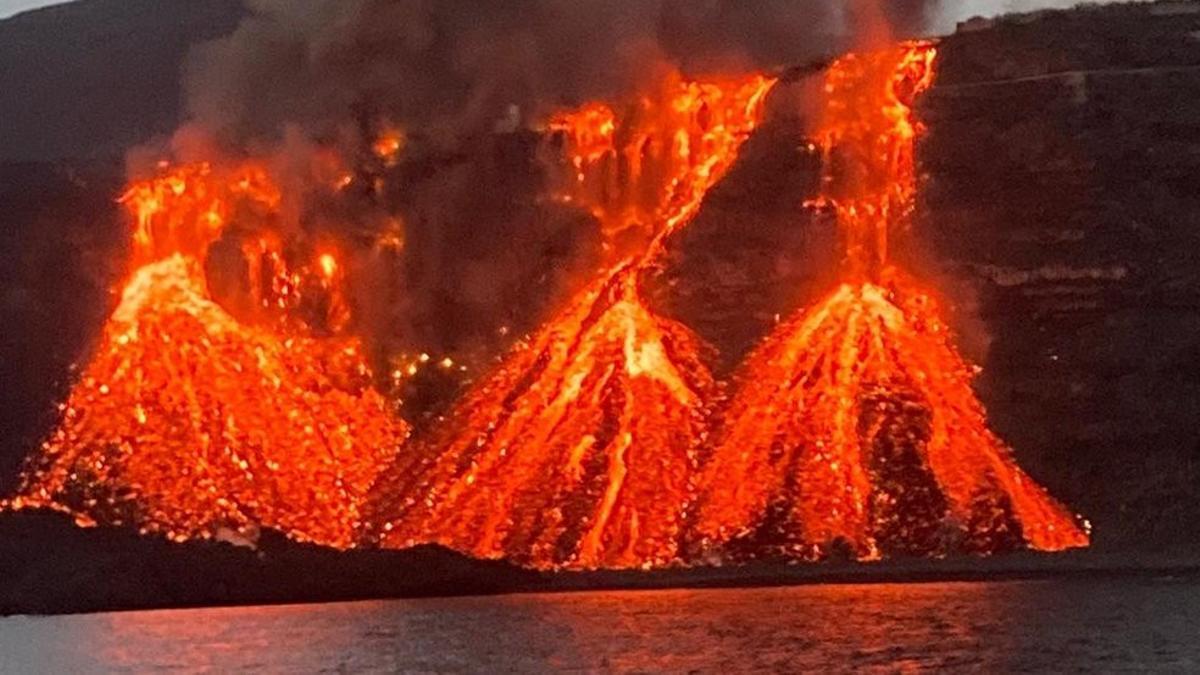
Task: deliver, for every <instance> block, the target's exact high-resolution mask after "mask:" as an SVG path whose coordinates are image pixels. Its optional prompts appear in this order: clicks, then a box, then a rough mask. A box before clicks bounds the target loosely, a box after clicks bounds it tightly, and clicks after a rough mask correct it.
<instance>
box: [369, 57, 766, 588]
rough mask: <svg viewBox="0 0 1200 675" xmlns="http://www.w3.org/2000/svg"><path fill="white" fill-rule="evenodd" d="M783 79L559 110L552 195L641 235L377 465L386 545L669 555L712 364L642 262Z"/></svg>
mask: <svg viewBox="0 0 1200 675" xmlns="http://www.w3.org/2000/svg"><path fill="white" fill-rule="evenodd" d="M772 84H773V82H772V81H771V80H768V79H766V78H762V77H753V78H748V79H745V80H741V81H730V82H723V83H707V84H701V83H684V82H678V81H675V82H673V83H671V84H670V85H669V86H668V87H666V88H665V92H664V95H663V96H662V97H660V98H658V99H651V98H646V99H644V100H642V101H640V102H639V103H638V104H636V105H635V106H632V107H631V108H630V109H629V110H628V112H627V113H622V114H617V113H616V112H614V111H613V110H612V109H611V108H609V107H607V106H603V105H598V104H591V105H588V106H585V107H584V108H582V109H581V110H579V111H576V112H574V113H568V114H565V115H561V116H559V117H557V118H555V120H553V121H552V123H551V125H550V127H551V129H552V130H556V131H557V132H559V134H560V135H561V137H562V139H563V140H564V142H565V144H566V153H567V156H568V157H569V161H568V167H569V168H568V169H567V171H566V172H565V175H564V179H563V181H562V183H563V184H564V187H563V188H562V189H561V191H560V192H559V194H558V196H559V197H560V198H561V199H562V200H564V201H570V202H573V203H577V204H580V205H582V206H583V207H585V208H588V209H590V210H591V211H592V212H593V213H594V214H595V215H596V216H597V217H598V219H599V220H600V222H601V225H602V226H603V228H604V231H605V233H606V235H608V237H609V240H610V242H614V240H615V239H616V238H617V237H618V236H619V235H623V234H625V233H626V232H627V231H629V230H631V229H636V230H641V231H642V232H643V233H645V234H647V235H650V237H652V238H648V239H645V238H644V239H643V240H642V243H641V245H640V246H637V247H636V250H634V251H633V252H631V253H627V252H625V251H624V250H622V249H624V248H627V246H622V245H618V244H616V243H615V242H614V243H613V244H612V245H611V246H610V250H611V251H612V252H613V253H614V254H615V257H616V259H617V260H618V261H619V262H618V263H616V264H615V265H613V266H612V267H611V268H610V269H609V270H608V271H606V272H604V273H603V274H602V275H600V276H599V278H598V279H597V280H596V282H594V283H593V284H591V285H589V286H588V287H587V288H585V289H584V290H583V291H582V292H581V293H579V294H578V295H577V296H575V298H573V299H572V300H571V301H570V302H569V303H568V304H567V306H566V307H565V308H564V309H563V310H562V311H561V312H559V314H558V315H557V316H556V317H555V318H554V319H552V320H551V321H550V322H549V323H548V324H547V325H546V326H545V327H543V328H542V329H541V330H540V331H538V333H537V334H536V335H535V336H534V337H532V338H531V339H530V340H528V341H527V342H524V343H522V344H520V345H519V346H518V347H517V348H516V349H515V350H514V351H513V352H512V353H511V354H510V355H509V356H508V358H507V359H506V360H505V361H504V363H503V364H502V365H501V366H500V367H499V368H498V369H497V370H496V371H495V372H494V373H493V374H492V375H491V376H489V377H488V378H486V379H485V380H483V382H481V383H480V384H479V386H477V387H476V389H475V390H474V391H473V392H472V393H471V394H470V395H469V396H468V397H467V398H466V400H465V401H463V402H462V404H460V405H459V406H458V407H457V408H456V409H455V411H454V412H453V413H452V414H451V415H449V421H448V425H447V426H446V427H444V428H442V429H441V430H439V431H438V432H437V433H436V434H435V436H434V438H433V439H432V440H431V442H430V443H428V444H427V445H426V446H424V447H423V448H422V449H420V450H418V451H416V452H415V453H414V454H413V457H412V460H411V461H409V462H400V463H399V464H398V465H397V466H396V467H395V468H394V469H393V470H392V471H390V472H388V474H387V475H386V476H385V477H384V478H383V479H382V480H381V482H380V484H379V486H377V489H376V491H375V500H374V501H373V507H374V508H375V509H376V510H375V511H374V512H373V513H372V514H371V515H370V517H369V521H370V522H371V523H372V524H373V525H376V526H377V527H378V529H379V531H378V532H377V533H376V534H377V536H378V537H379V538H380V539H381V542H382V544H383V545H384V546H388V547H404V546H410V545H412V544H415V543H420V542H425V541H433V542H439V543H442V544H445V545H448V546H451V547H454V548H457V549H460V550H463V551H466V552H469V553H472V554H475V555H478V556H483V557H502V556H503V557H508V558H510V559H512V560H515V561H517V562H520V563H522V564H528V565H531V566H535V567H542V568H553V567H578V568H593V567H631V566H649V565H662V564H667V563H669V562H671V561H673V560H674V559H675V558H676V554H677V547H678V541H679V535H680V533H681V530H682V525H683V523H682V520H681V514H682V512H683V510H684V508H685V506H686V504H687V503H688V502H689V501H690V499H691V497H692V486H691V475H692V472H693V470H694V468H695V462H696V452H697V446H698V443H699V442H700V440H701V439H702V438H703V435H704V425H705V417H706V411H707V406H708V403H709V401H710V400H711V395H712V393H713V388H714V385H713V381H712V378H711V376H710V375H709V373H708V371H707V369H706V368H705V367H704V364H703V363H702V361H701V359H700V357H699V353H700V345H699V342H698V340H697V339H696V338H695V337H694V336H693V335H692V334H691V333H690V332H689V331H688V330H687V329H686V328H684V327H683V326H682V325H680V324H677V323H675V322H673V321H669V320H666V319H663V318H661V317H658V316H655V315H654V314H653V313H652V312H651V311H650V310H649V309H648V308H647V307H646V305H645V303H644V301H643V299H642V297H641V293H640V291H639V283H640V277H641V274H642V272H643V271H644V268H645V267H646V265H648V264H649V263H650V262H651V261H652V260H653V258H654V256H655V255H656V254H657V252H658V250H659V248H660V247H661V245H662V242H663V240H664V239H665V238H666V237H667V236H669V235H670V234H671V232H672V231H674V230H675V229H676V228H677V227H679V226H680V225H681V224H683V223H685V222H687V221H688V220H689V219H691V218H692V216H693V215H694V214H695V212H696V211H697V210H698V209H699V206H700V203H701V201H702V200H703V198H704V195H705V194H706V193H707V191H708V190H709V188H711V187H712V185H713V184H715V183H716V182H717V181H718V180H719V179H720V178H721V176H723V175H724V174H725V172H726V171H727V170H728V169H729V167H730V166H732V165H733V162H734V161H735V159H736V157H737V151H738V149H739V147H740V145H741V143H742V141H743V140H744V139H745V137H746V136H747V135H748V134H749V133H750V132H751V131H752V130H753V129H754V128H755V126H756V125H757V123H758V119H759V117H760V114H761V108H762V102H763V99H764V98H765V96H766V93H767V92H768V91H769V90H770V88H771V86H772Z"/></svg>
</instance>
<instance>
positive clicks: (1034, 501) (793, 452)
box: [696, 44, 1088, 559]
mask: <svg viewBox="0 0 1200 675" xmlns="http://www.w3.org/2000/svg"><path fill="white" fill-rule="evenodd" d="M935 56H936V50H935V48H934V47H933V46H932V45H928V44H910V45H905V46H903V47H900V48H896V49H892V50H888V51H884V52H879V53H870V54H860V55H852V56H848V57H846V58H844V59H842V60H840V61H839V62H837V63H836V64H835V65H834V66H833V67H832V68H831V70H830V72H829V74H828V75H827V81H826V88H825V91H826V93H827V95H828V103H827V108H826V111H825V115H824V119H823V122H822V129H821V133H820V134H819V138H820V139H821V140H822V141H823V147H824V148H825V151H826V162H825V166H826V172H825V176H824V181H823V188H822V195H821V197H820V198H819V199H817V200H815V202H814V205H815V206H819V207H824V208H828V209H831V210H832V211H833V212H834V213H835V214H836V216H837V220H838V224H839V227H840V229H841V231H842V237H843V241H844V245H845V248H846V262H845V270H844V275H843V278H844V283H842V284H841V285H840V286H839V287H838V288H837V289H836V290H834V291H833V293H831V294H830V295H829V296H828V297H827V298H825V299H824V300H822V301H821V302H819V303H817V304H816V305H815V306H813V307H811V308H809V309H808V310H807V311H804V312H802V313H801V314H800V315H799V316H797V317H795V318H794V319H792V320H790V321H787V322H785V323H784V324H782V325H780V326H779V327H778V329H777V330H776V331H775V332H774V334H773V335H772V336H770V337H769V339H767V341H766V342H765V343H764V344H763V345H762V346H761V347H759V348H758V349H757V350H756V351H755V352H754V353H753V354H752V355H751V357H750V359H749V361H748V364H747V366H746V367H745V370H744V373H743V376H742V378H741V382H742V384H741V387H740V391H739V392H738V393H737V394H736V396H735V398H734V401H733V404H732V405H731V408H730V410H729V411H728V414H727V416H726V420H725V428H724V432H723V434H722V437H721V441H720V442H719V444H718V447H717V448H716V450H715V451H714V455H713V457H712V459H711V462H710V463H709V464H708V465H707V466H706V469H705V472H704V475H703V476H702V477H701V486H702V496H701V498H700V501H699V507H698V513H697V515H696V529H697V532H698V537H699V538H700V543H701V546H708V547H712V546H724V547H726V550H727V551H728V552H732V553H736V552H737V551H739V550H741V551H746V550H747V549H749V551H752V552H761V551H763V550H764V549H767V550H775V551H776V552H782V553H785V554H789V555H796V556H800V557H805V558H820V557H823V556H827V555H830V554H832V553H835V551H836V548H837V544H836V543H837V542H840V543H841V545H842V546H848V547H849V549H850V550H852V552H853V554H854V555H856V556H857V557H860V558H864V559H871V558H876V557H880V556H889V555H939V554H945V553H950V552H955V551H965V552H974V553H983V554H987V553H995V552H1000V551H1005V550H1012V549H1015V548H1022V547H1028V548H1032V549H1036V550H1044V551H1059V550H1063V549H1068V548H1073V547H1081V546H1086V545H1087V544H1088V534H1087V532H1086V530H1087V526H1086V523H1085V524H1084V527H1080V526H1079V525H1078V524H1077V519H1076V518H1075V517H1074V516H1073V515H1072V514H1071V513H1070V512H1069V511H1068V510H1067V509H1065V508H1064V507H1063V506H1061V505H1060V504H1058V503H1057V502H1055V501H1054V500H1053V499H1052V498H1051V497H1049V496H1048V494H1047V493H1046V491H1045V490H1043V489H1042V488H1041V487H1040V486H1038V485H1037V484H1035V483H1034V481H1033V480H1032V479H1030V478H1029V477H1028V476H1027V475H1025V474H1024V473H1023V472H1022V471H1021V470H1020V469H1019V468H1018V467H1017V466H1016V464H1015V462H1014V461H1013V459H1012V457H1011V454H1010V451H1009V450H1008V448H1007V447H1005V446H1004V445H1003V444H1002V443H1001V442H1000V441H999V440H998V439H997V438H996V437H995V436H994V435H993V434H992V433H991V432H990V431H989V430H988V428H987V425H986V418H985V417H986V416H985V412H984V409H983V407H982V405H981V404H980V402H979V401H978V400H977V399H976V397H975V395H974V393H973V391H972V389H971V380H972V378H973V376H974V374H975V373H974V370H973V369H972V367H971V366H969V365H968V364H967V363H966V362H964V360H963V359H962V357H961V356H959V354H958V353H957V352H956V350H955V348H954V346H953V344H952V343H951V335H950V331H949V329H948V327H947V326H946V324H945V323H944V322H943V321H942V319H941V318H940V317H941V316H942V313H941V311H940V310H939V308H938V305H937V303H936V301H935V298H934V295H933V294H932V293H930V292H929V291H927V290H923V289H922V288H921V287H920V286H918V285H917V284H915V283H914V282H913V281H911V280H910V279H909V277H907V276H906V275H905V274H904V273H903V272H902V271H901V270H900V269H898V268H897V267H896V266H895V265H894V264H893V263H891V262H890V261H889V260H888V254H887V246H888V236H889V234H891V233H894V232H896V231H897V229H898V228H901V227H903V226H904V225H905V224H906V222H907V219H908V217H909V215H910V212H911V210H912V205H913V197H914V192H915V186H916V179H915V168H914V139H915V137H916V136H917V135H918V132H919V128H918V126H917V125H916V124H915V122H914V121H913V119H912V105H913V102H914V100H915V99H916V97H917V96H918V95H919V94H920V93H921V92H922V91H924V90H925V89H926V88H928V87H929V86H930V85H931V84H932V82H933V78H934V61H935ZM739 547H740V548H739Z"/></svg>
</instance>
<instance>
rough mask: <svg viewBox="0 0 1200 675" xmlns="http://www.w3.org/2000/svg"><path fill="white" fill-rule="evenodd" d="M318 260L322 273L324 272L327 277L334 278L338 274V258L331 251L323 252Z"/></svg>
mask: <svg viewBox="0 0 1200 675" xmlns="http://www.w3.org/2000/svg"><path fill="white" fill-rule="evenodd" d="M317 260H318V262H319V263H320V265H321V274H324V275H325V278H326V279H332V278H333V277H334V275H336V274H337V270H338V264H337V258H335V257H333V256H332V255H330V254H329V253H323V254H322V255H321V257H320V258H318V259H317Z"/></svg>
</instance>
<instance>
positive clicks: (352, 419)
mask: <svg viewBox="0 0 1200 675" xmlns="http://www.w3.org/2000/svg"><path fill="white" fill-rule="evenodd" d="M280 201H281V195H280V193H279V191H278V190H277V188H276V187H275V186H274V184H273V182H272V180H271V178H270V177H269V176H268V174H267V172H266V171H265V170H264V169H263V168H261V167H259V166H256V165H253V164H249V165H246V166H243V167H241V168H238V169H236V170H233V171H229V172H222V171H219V170H218V169H216V168H215V167H213V166H210V165H208V164H195V165H186V166H180V167H175V168H171V167H167V166H166V165H163V166H162V175H161V176H159V177H157V178H153V179H150V180H146V181H144V182H139V183H136V184H134V185H133V186H132V187H131V188H130V189H129V191H128V192H127V193H126V195H125V196H124V198H123V199H122V202H123V203H124V205H125V207H126V208H127V209H128V211H129V212H130V216H131V220H132V221H133V222H134V226H135V227H134V231H133V269H134V271H133V273H132V275H131V277H130V278H129V280H128V281H127V282H126V284H125V286H124V290H123V292H122V296H121V300H120V304H119V305H118V307H117V308H116V310H115V311H114V312H113V314H112V316H111V317H110V319H109V321H108V323H107V325H106V326H105V327H104V332H103V337H102V339H101V342H100V344H99V346H98V348H97V349H96V351H95V353H94V355H93V357H92V359H91V361H90V363H89V364H88V366H87V367H86V369H85V371H84V372H83V373H82V377H81V378H80V380H79V382H78V383H77V384H76V385H75V387H74V389H73V390H72V392H71V394H70V397H69V399H68V400H67V402H66V403H65V404H63V405H62V406H61V410H62V421H61V423H60V426H59V427H58V428H57V430H56V431H54V432H53V435H52V436H51V437H50V439H49V440H47V441H46V442H45V443H44V445H43V448H42V452H41V453H40V455H39V456H37V457H35V458H34V460H33V461H32V463H31V465H30V467H29V469H28V470H27V472H26V475H25V476H24V478H23V486H22V487H21V489H20V491H19V493H18V495H19V496H17V497H16V498H14V499H13V500H11V502H10V503H9V504H8V506H10V507H12V508H51V509H57V510H61V511H65V512H67V513H69V514H72V515H74V516H75V517H76V520H77V522H79V523H80V524H81V525H93V524H108V525H120V524H129V525H135V526H137V527H139V528H140V529H141V530H142V531H143V532H160V533H163V534H165V535H166V536H168V537H170V538H171V539H174V540H180V541H181V540H186V539H189V538H194V537H211V536H217V535H220V534H222V533H223V531H230V532H237V533H240V534H242V535H248V536H252V535H253V532H254V531H255V530H256V529H257V528H258V527H260V526H262V527H272V528H276V529H279V530H281V531H283V532H285V533H286V534H288V535H289V536H291V537H293V538H296V539H299V540H304V541H313V542H318V543H322V544H326V545H331V546H338V547H347V546H352V545H354V543H355V541H356V535H355V530H356V529H357V527H358V526H359V521H360V516H359V505H360V502H361V500H362V499H363V498H364V496H365V495H366V492H367V490H368V488H369V486H370V485H371V483H372V482H373V481H374V479H375V477H376V474H377V471H378V467H381V466H384V465H385V464H386V463H387V462H389V461H390V460H391V459H392V458H393V456H394V454H395V450H396V448H397V447H398V445H399V443H400V442H401V441H402V440H403V439H404V438H405V436H406V434H407V429H406V427H405V426H404V424H403V422H400V421H398V420H397V419H396V418H395V416H394V414H393V413H392V411H391V410H389V408H388V405H387V403H386V401H385V400H384V398H383V397H382V396H380V395H379V394H377V393H376V392H375V391H373V390H372V389H371V387H370V381H371V377H370V373H369V372H368V370H367V366H366V365H365V359H364V358H363V356H362V354H361V347H360V345H359V344H358V342H357V341H356V340H354V339H352V338H347V337H325V338H316V337H314V336H313V334H314V333H315V331H314V330H313V329H314V328H316V327H317V326H315V325H314V326H309V325H308V322H306V321H303V320H301V319H299V318H297V317H298V316H299V315H300V311H299V310H300V309H301V308H302V307H304V306H305V305H306V304H314V305H315V306H318V307H320V308H322V310H323V311H321V312H319V313H320V314H322V315H323V316H322V317H321V321H320V323H321V324H322V325H321V326H320V327H321V328H322V329H324V330H325V331H327V332H333V333H337V332H339V331H340V330H341V328H342V327H343V326H344V325H345V323H346V321H347V319H348V316H349V314H348V309H347V307H346V303H345V299H344V297H343V295H342V290H341V276H342V271H341V269H340V266H339V263H338V259H337V257H336V255H335V254H334V253H333V252H331V251H324V252H317V253H316V254H315V259H314V260H313V261H312V262H313V263H314V264H312V265H306V266H303V267H299V268H296V269H290V268H289V265H288V264H287V262H286V256H285V255H284V252H283V249H282V245H281V243H280V241H279V238H278V237H276V236H274V235H271V234H257V235H254V236H251V237H249V238H247V239H245V240H244V243H243V245H242V253H243V255H244V256H245V262H246V265H245V267H246V277H247V278H248V283H247V286H248V288H249V291H248V293H246V295H248V296H249V304H251V305H252V306H253V307H254V309H255V312H254V313H255V314H257V315H258V318H259V319H260V320H258V321H251V322H249V323H245V322H242V321H239V320H238V319H237V318H235V317H234V315H233V314H231V313H230V312H228V311H226V310H225V309H224V308H222V306H221V305H219V304H217V302H216V301H215V300H214V299H213V297H212V295H211V294H210V290H209V279H208V275H207V274H206V269H205V263H206V258H207V253H208V251H209V248H210V246H211V245H212V244H213V243H214V242H216V241H217V240H218V239H219V238H220V237H221V236H222V235H223V234H224V233H225V232H226V230H227V229H228V227H229V226H230V224H231V223H234V222H237V221H239V220H240V219H246V220H269V219H270V218H272V217H273V216H275V215H276V211H277V209H278V207H279V204H280ZM317 298H321V299H323V301H322V302H315V303H314V302H313V301H315V300H316V299H317ZM310 309H311V308H310ZM309 314H310V315H311V314H313V312H312V311H310V312H309Z"/></svg>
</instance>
